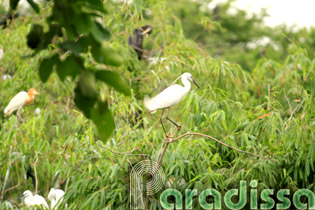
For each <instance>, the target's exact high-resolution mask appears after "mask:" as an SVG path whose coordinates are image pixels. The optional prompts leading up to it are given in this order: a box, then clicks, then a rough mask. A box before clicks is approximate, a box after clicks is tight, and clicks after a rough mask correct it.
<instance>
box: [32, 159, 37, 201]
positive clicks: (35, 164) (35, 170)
mask: <svg viewBox="0 0 315 210" xmlns="http://www.w3.org/2000/svg"><path fill="white" fill-rule="evenodd" d="M37 162H38V157H37V154H36V159H35V162H34V164H33V166H34V173H35V195H37V192H38V178H37V169H36V166H37Z"/></svg>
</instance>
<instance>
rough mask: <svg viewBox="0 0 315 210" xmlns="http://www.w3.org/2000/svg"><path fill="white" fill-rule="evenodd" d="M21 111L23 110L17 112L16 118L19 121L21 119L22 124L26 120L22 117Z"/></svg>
mask: <svg viewBox="0 0 315 210" xmlns="http://www.w3.org/2000/svg"><path fill="white" fill-rule="evenodd" d="M20 110H21V109H18V110H17V112H16V116H17V118H18V119H20V120H21V121H22V122H24V120H23V118H22V116H21V114H20Z"/></svg>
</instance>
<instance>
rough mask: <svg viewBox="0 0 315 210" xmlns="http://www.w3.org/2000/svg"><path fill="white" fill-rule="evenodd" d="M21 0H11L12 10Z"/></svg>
mask: <svg viewBox="0 0 315 210" xmlns="http://www.w3.org/2000/svg"><path fill="white" fill-rule="evenodd" d="M19 1H20V0H10V11H13V10H15V9H16V8H17V6H18V4H19Z"/></svg>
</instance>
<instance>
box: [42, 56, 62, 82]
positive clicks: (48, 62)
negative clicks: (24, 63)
mask: <svg viewBox="0 0 315 210" xmlns="http://www.w3.org/2000/svg"><path fill="white" fill-rule="evenodd" d="M57 62H58V57H57V56H52V57H50V58H45V59H43V60H42V62H41V63H40V65H39V78H40V80H41V81H42V82H44V83H45V82H46V81H47V80H48V78H49V76H50V74H51V73H52V70H53V67H54V65H55V63H57Z"/></svg>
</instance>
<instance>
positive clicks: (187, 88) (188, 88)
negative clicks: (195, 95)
mask: <svg viewBox="0 0 315 210" xmlns="http://www.w3.org/2000/svg"><path fill="white" fill-rule="evenodd" d="M181 79H182V83H183V84H184V88H185V90H186V91H187V92H188V91H189V90H190V86H191V84H190V82H189V81H188V79H187V78H186V77H182V78H181Z"/></svg>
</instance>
